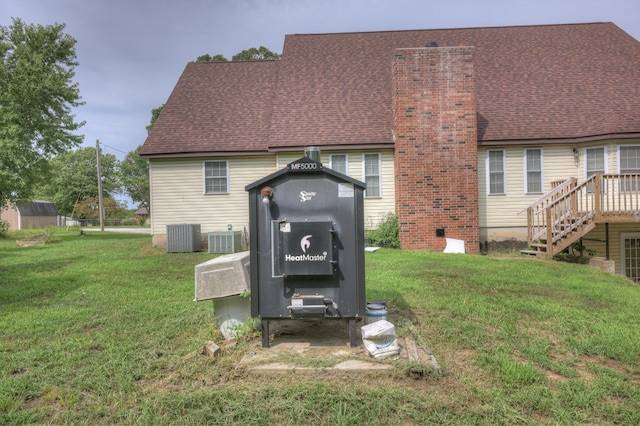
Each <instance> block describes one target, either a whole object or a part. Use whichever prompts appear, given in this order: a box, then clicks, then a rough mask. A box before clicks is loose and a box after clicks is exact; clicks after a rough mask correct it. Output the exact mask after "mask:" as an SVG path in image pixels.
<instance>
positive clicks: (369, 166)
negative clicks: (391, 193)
mask: <svg viewBox="0 0 640 426" xmlns="http://www.w3.org/2000/svg"><path fill="white" fill-rule="evenodd" d="M362 159H363V163H364V164H363V174H364V182H365V183H366V184H367V189H366V190H365V192H364V195H365V197H367V198H373V197H381V196H382V189H381V186H380V154H364V155H363V157H362Z"/></svg>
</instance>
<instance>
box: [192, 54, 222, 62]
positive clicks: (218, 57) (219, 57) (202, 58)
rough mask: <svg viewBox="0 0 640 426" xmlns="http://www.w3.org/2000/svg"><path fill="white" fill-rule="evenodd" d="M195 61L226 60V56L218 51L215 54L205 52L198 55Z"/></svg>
mask: <svg viewBox="0 0 640 426" xmlns="http://www.w3.org/2000/svg"><path fill="white" fill-rule="evenodd" d="M196 62H227V58H225V57H224V56H223V55H221V54H219V53H218V54H217V55H215V56H211V55H209V54H208V53H205V54H204V55H202V56H198V58H197V59H196Z"/></svg>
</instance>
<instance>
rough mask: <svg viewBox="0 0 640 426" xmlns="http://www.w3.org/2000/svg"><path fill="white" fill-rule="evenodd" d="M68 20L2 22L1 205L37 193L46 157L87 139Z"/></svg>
mask: <svg viewBox="0 0 640 426" xmlns="http://www.w3.org/2000/svg"><path fill="white" fill-rule="evenodd" d="M64 28H65V25H63V24H55V25H47V26H42V25H27V24H25V23H24V22H22V21H21V20H20V19H13V20H12V24H11V25H10V26H8V27H5V26H0V111H1V113H0V206H4V205H5V203H6V202H7V201H9V202H14V203H15V202H21V201H28V200H30V199H32V198H33V195H34V190H35V188H36V186H37V184H38V183H39V182H42V180H43V178H44V175H45V171H46V167H47V160H49V159H50V158H52V157H53V156H56V155H59V154H62V153H63V152H66V151H68V150H69V149H72V148H74V147H76V146H78V145H79V144H80V143H81V142H82V138H83V137H82V135H76V134H74V132H75V131H76V130H78V129H79V128H80V127H81V126H82V125H84V122H80V123H76V122H75V121H74V115H73V114H72V113H71V109H72V108H74V107H78V106H80V105H82V104H84V102H80V99H81V98H80V93H79V89H78V85H77V83H74V82H73V81H72V80H73V78H74V76H75V72H74V68H75V67H76V66H77V65H78V63H77V62H76V51H75V44H76V40H75V39H74V38H72V37H71V36H69V35H67V34H64V33H63V30H64Z"/></svg>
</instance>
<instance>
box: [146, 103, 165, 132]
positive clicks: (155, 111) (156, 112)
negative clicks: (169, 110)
mask: <svg viewBox="0 0 640 426" xmlns="http://www.w3.org/2000/svg"><path fill="white" fill-rule="evenodd" d="M162 108H164V104H162V105H160V106H159V107H158V108H154V109H152V110H151V123H149V125H148V126H147V127H145V128H146V129H147V133H149V132H150V131H151V129H153V125H154V124H156V120H157V119H158V117H159V116H160V113H161V112H162Z"/></svg>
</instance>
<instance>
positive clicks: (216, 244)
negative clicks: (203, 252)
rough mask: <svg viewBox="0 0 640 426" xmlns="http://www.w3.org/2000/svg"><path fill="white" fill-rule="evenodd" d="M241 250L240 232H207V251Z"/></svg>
mask: <svg viewBox="0 0 640 426" xmlns="http://www.w3.org/2000/svg"><path fill="white" fill-rule="evenodd" d="M241 250H242V232H240V231H213V232H209V253H235V252H237V251H241Z"/></svg>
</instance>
